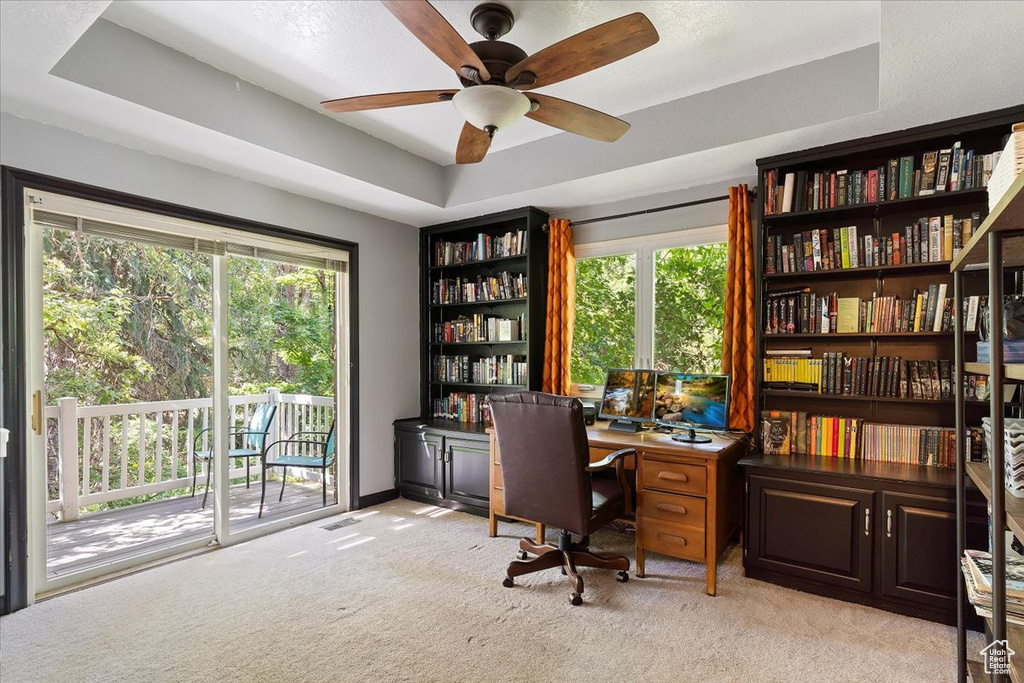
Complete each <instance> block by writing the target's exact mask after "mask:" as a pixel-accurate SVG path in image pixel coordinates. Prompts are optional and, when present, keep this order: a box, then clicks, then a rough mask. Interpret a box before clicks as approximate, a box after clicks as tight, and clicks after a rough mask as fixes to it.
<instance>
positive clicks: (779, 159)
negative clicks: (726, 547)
mask: <svg viewBox="0 0 1024 683" xmlns="http://www.w3.org/2000/svg"><path fill="white" fill-rule="evenodd" d="M1018 118H1020V113H1015V112H1012V111H1009V112H997V113H994V114H991V115H982V116H976V117H969V118H965V119H960V120H956V121H950V122H947V123H943V124H936V125H931V126H924V127H921V128H917V129H911V130H907V131H900V132H897V133H892V134H888V135H881V136H876V137H874V138H867V139H862V140H856V141H852V142H848V143H841V144H837V145H830V146H828V147H823V148H818V149H813V150H807V151H802V152H796V153H792V154H786V155H781V156H776V157H772V158H767V159H760V160H759V161H758V172H759V177H760V185H759V193H758V200H757V203H758V208H759V211H758V213H759V219H760V229H759V230H758V231H757V233H758V235H757V236H758V244H757V245H756V250H757V252H758V253H759V254H760V259H759V263H758V271H757V280H758V282H759V296H758V301H759V302H760V311H759V318H758V349H759V355H760V359H763V358H764V357H765V356H766V354H770V353H772V352H773V351H774V352H778V351H779V350H782V349H800V350H807V349H809V350H810V354H811V357H812V358H815V359H825V360H826V363H827V359H828V358H830V357H832V358H834V357H835V355H836V354H843V355H844V356H845V357H847V358H850V357H853V358H868V359H878V358H885V357H894V358H899V359H900V360H901V361H904V363H903V366H902V367H907V364H906V361H940V360H941V361H950V362H951V361H952V360H953V358H954V335H953V332H952V331H951V330H952V327H951V325H942V323H941V315H942V314H941V307H942V302H939V306H938V308H939V312H938V313H937V315H938V316H939V318H940V322H939V323H938V325H939V327H938V329H934V328H933V327H929V328H928V329H925V328H924V326H923V325H919V326H918V327H917V329H918V330H919V331H916V332H915V331H913V330H914V329H915V328H914V326H913V325H911V326H910V327H909V329H905V327H906V325H902V326H899V329H896V328H897V325H896V324H895V323H894V321H893V320H889V321H888V324H889V326H891V327H892V329H885V331H872V330H873V329H874V330H877V329H879V326H878V325H877V323H878V319H877V318H876V319H875V323H876V324H875V325H874V326H872V327H871V328H867V327H866V326H865V323H864V321H863V316H864V309H865V308H867V303H868V302H873V301H877V300H879V299H880V298H883V297H894V298H895V299H896V300H898V301H900V302H902V303H901V304H900V305H901V306H904V307H906V306H907V305H908V304H907V303H906V302H908V301H914V300H916V297H914V294H915V293H927V292H928V291H929V288H930V287H932V286H933V285H934V286H935V287H932V294H933V301H934V299H935V293H936V289H937V287H938V286H939V285H944V290H945V291H944V297H945V298H946V299H947V300H949V302H950V303H949V304H947V306H950V307H951V302H952V299H953V280H952V275H951V274H950V270H949V264H950V261H951V259H952V256H953V255H952V254H951V253H950V245H951V243H953V249H954V250H955V251H958V250H959V249H960V248H961V246H962V244H964V243H966V239H969V235H970V231H971V229H972V228H973V229H975V230H976V229H977V226H978V225H979V223H980V222H981V220H983V219H984V218H985V216H986V215H987V212H988V196H987V192H986V189H985V182H984V180H982V179H981V178H979V177H978V175H977V172H981V171H983V169H985V168H986V166H985V163H984V159H985V155H990V154H992V153H993V152H995V151H997V150H1000V149H1002V145H1003V139H1004V136H1006V135H1007V134H1008V133H1009V132H1010V126H1011V124H1012V123H1013V122H1014V121H1015V120H1016V119H1018ZM957 143H959V144H957ZM957 149H959V150H960V152H959V153H958V152H956V150H957ZM942 150H951V153H950V154H949V157H948V158H949V161H948V162H947V163H948V164H953V160H954V159H955V158H958V157H959V158H963V159H964V162H963V163H962V164H961V165H960V167H959V168H958V171H960V173H959V174H958V178H959V184H958V186H959V189H956V190H954V189H953V187H954V185H953V184H952V182H951V177H952V173H951V170H946V171H945V179H946V183H947V184H946V188H945V189H941V185H940V186H939V188H937V189H936V191H932V192H930V193H927V189H930V188H928V182H927V180H928V176H929V175H931V176H932V179H931V182H932V183H933V184H934V183H935V182H936V180H937V179H938V177H939V176H940V175H941V174H942V173H943V170H942V169H941V168H938V165H939V164H938V160H941V159H942V157H943V155H942V153H941V152H942ZM966 150H971V151H972V152H973V153H972V154H971V157H970V158H971V160H981V161H968V160H967V155H966V153H965V152H966ZM933 152H935V153H938V154H936V155H935V157H936V159H937V163H936V168H934V169H932V168H929V167H928V166H929V165H930V164H929V162H930V160H931V158H932V157H931V153H933ZM989 159H991V157H989ZM894 162H895V163H894ZM967 167H970V168H971V171H972V173H971V181H970V183H966V182H964V178H963V175H962V173H963V171H964V170H965V169H966V168H967ZM987 168H988V169H989V170H990V168H991V166H988V167H987ZM857 172H860V175H861V178H860V179H858V181H857V182H856V184H854V182H853V180H852V176H853V175H854V174H855V173H857ZM891 173H895V174H896V175H894V176H893V175H890V174H891ZM790 174H792V180H791V183H790V188H789V194H790V198H788V199H787V198H786V197H785V195H786V177H787V175H790ZM837 175H838V179H839V180H838V181H836V180H835V179H836V177H837ZM844 176H845V177H844ZM869 178H870V181H869ZM869 183H870V184H869ZM867 186H870V187H871V188H872V189H871V192H870V193H869V192H868V190H867V189H866V187H867ZM922 187H925V188H926V189H925V192H926V193H922V192H921V189H922ZM851 188H855V189H851ZM856 188H860V193H859V195H858V192H857V189H856ZM900 188H902V191H901V189H900ZM801 193H802V194H803V196H802V197H798V196H799V195H800V194H801ZM836 193H838V194H840V195H844V196H843V199H842V201H841V202H838V201H836V200H835V199H832V197H834V195H835V194H836ZM826 196H829V197H830V199H829V200H828V201H827V202H826V200H824V199H823V198H824V197H826ZM823 203H824V204H826V206H827V204H832V205H833V206H831V207H828V208H814V207H815V206H818V207H820V206H822V204H823ZM840 203H841V204H842V205H837V204H840ZM796 209H799V210H796ZM936 220H937V222H938V225H939V231H940V232H939V243H938V246H939V249H940V252H939V253H938V254H936V253H935V246H936V245H935V242H934V241H933V242H932V244H931V246H932V253H931V254H928V253H927V243H924V244H925V249H926V251H925V253H924V254H922V253H921V246H922V243H917V244H904V247H903V248H904V251H903V253H902V254H901V255H900V256H897V257H895V258H894V257H893V256H891V255H890V254H891V252H892V251H893V246H895V250H897V251H898V250H899V249H900V246H901V242H900V240H903V242H906V240H907V238H908V237H911V236H912V235H914V234H917V233H915V232H914V231H912V230H911V231H908V230H907V227H908V226H918V227H919V230H918V233H921V234H922V238H921V239H922V242H923V240H926V239H927V238H928V230H927V229H928V227H929V223H930V224H931V225H932V226H934V225H935V223H936ZM947 224H948V225H949V227H950V229H954V226H955V232H956V233H959V234H956V239H955V240H951V239H950V235H943V233H942V231H943V229H944V228H945V227H946V225H947ZM837 229H844V230H845V231H847V232H843V233H842V234H841V233H840V231H839V230H837ZM961 231H962V232H961ZM854 233H855V234H856V239H857V244H856V253H854V245H853V244H852V240H853V235H854ZM894 235H895V236H894ZM833 236H834V237H835V239H839V238H840V237H841V238H842V239H841V240H840V242H836V245H837V246H836V247H835V252H834V254H833V253H832V252H831V250H830V255H831V256H833V258H832V259H831V261H832V263H828V261H827V260H826V259H824V258H823V253H819V251H818V250H820V251H821V252H824V251H825V249H826V239H828V240H829V241H834V240H833ZM868 236H870V237H872V238H874V240H876V241H877V242H878V243H880V245H881V250H880V254H879V251H877V250H876V251H874V252H873V253H868V254H866V253H865V252H867V251H868V250H869V249H870V247H868V246H866V243H865V237H868ZM807 237H813V238H814V239H813V244H811V245H808V246H807V247H806V251H804V249H805V248H804V247H803V242H805V241H806V238H807ZM932 237H934V235H933V236H932ZM848 238H849V239H848ZM914 241H916V240H913V239H912V240H911V242H914ZM887 242H888V245H890V246H889V252H888V253H887V251H886V246H887ZM840 243H841V246H839V245H840ZM779 245H787V255H788V252H789V251H792V250H793V248H794V247H795V249H797V250H799V251H800V253H798V254H795V259H794V261H801V260H802V257H804V256H805V255H806V258H807V261H806V262H801V263H796V262H793V263H785V264H783V261H784V260H785V259H782V258H780V255H779V254H778V253H777V252H778V248H779ZM929 257H930V258H929ZM908 261H909V262H908ZM783 265H785V267H783ZM829 265H831V266H833V267H832V268H828V266H829ZM791 266H795V267H791ZM1007 285H1008V288H1007V291H1013V290H1012V286H1013V283H1012V282H1008V283H1007ZM783 292H791V293H792V294H791V295H790V297H802V298H803V301H802V302H800V303H802V304H804V305H805V306H806V304H807V301H808V299H809V298H811V297H818V299H817V302H818V304H819V305H818V306H813V304H812V310H811V311H809V312H808V311H801V310H800V308H799V307H798V308H797V310H796V311H794V312H793V313H790V312H789V310H788V309H786V308H785V307H783V310H784V311H785V313H784V314H783V315H784V316H785V315H795V320H793V319H785V318H784V319H783V321H782V322H783V325H782V329H778V328H777V327H775V325H777V322H778V320H777V317H778V315H779V314H778V313H777V312H776V311H775V309H773V303H772V302H773V300H774V301H777V300H778V299H779V298H780V297H779V295H780V293H783ZM985 292H986V286H985V282H984V278H983V277H976V276H974V277H972V276H968V277H965V279H964V294H965V296H971V295H984V294H985ZM833 293H834V296H835V299H847V301H850V300H852V299H859V300H860V301H862V302H865V304H866V305H865V306H864V307H862V308H861V311H860V317H859V318H858V320H857V328H856V329H857V331H856V332H849V331H847V332H837V331H836V329H835V324H836V320H835V318H833V319H832V321H831V325H829V327H828V329H827V331H826V330H824V329H823V325H820V324H819V325H817V326H815V327H808V323H807V317H808V316H809V317H812V318H813V317H814V315H815V314H818V315H820V314H821V309H822V305H821V304H823V303H824V302H823V301H822V300H821V298H822V297H829V296H830V295H832V294H833ZM798 305H799V304H798ZM850 305H852V304H850ZM826 310H828V308H827V305H826ZM847 310H851V309H849V308H848V309H847ZM867 310H868V317H870V315H871V313H870V312H871V309H870V308H867ZM904 310H905V309H904ZM802 312H803V313H804V316H805V317H804V320H803V325H801V318H800V315H801V313H802ZM950 313H952V311H950ZM819 320H820V318H819ZM787 323H788V327H787ZM794 323H795V324H794ZM884 327H885V326H883V328H884ZM788 329H793V331H794V333H790V334H787V333H773V332H784V331H788ZM844 329H846V330H849V329H851V328H850V327H849V326H845V327H844ZM976 340H977V336H974V335H968V336H967V342H966V344H965V353H966V358H967V359H968V360H973V359H974V341H976ZM804 352H805V353H806V351H804ZM760 359H759V362H758V364H759V369H760V366H761V360H760ZM946 366H948V364H945V365H944V366H943V367H946ZM854 367H857V366H856V365H855V366H854ZM900 367H901V366H894V367H893V368H890V369H889V370H888V372H896V373H897V374H896V375H895V376H894V381H892V382H890V383H889V384H888V386H889V387H890V389H891V390H890V391H889V392H885V391H882V392H878V393H876V394H875V395H851V394H850V393H849V392H844V391H843V390H842V388H841V384H842V378H840V380H839V381H840V388H838V389H835V388H833V389H831V390H830V391H825V392H823V393H819V392H818V391H816V390H810V391H808V390H806V389H801V388H798V387H797V385H794V386H793V388H792V389H789V388H787V387H785V386H780V385H779V384H778V383H775V384H772V385H765V384H764V380H765V378H764V377H763V376H761V375H759V380H758V396H759V408H760V411H779V412H780V413H789V412H796V413H806V414H808V415H818V416H834V417H838V418H842V419H843V420H844V423H843V424H844V427H845V428H847V429H849V428H850V427H849V426H850V425H851V424H856V425H857V429H860V430H862V429H863V424H865V423H882V424H892V425H910V426H922V427H931V428H942V429H944V430H952V428H953V427H954V422H955V420H954V417H955V415H954V405H953V401H952V399H951V394H950V393H949V392H945V393H942V394H941V395H940V394H939V393H935V394H934V396H935V398H927V397H922V392H914V394H913V396H911V395H904V394H901V392H900V379H901V378H900V375H899V374H898V373H899V372H900ZM921 367H924V366H921ZM868 371H869V372H870V366H869V370H868ZM846 372H849V370H847V371H846ZM857 379H858V378H857V377H856V375H855V376H854V380H853V382H852V384H853V387H854V393H856V387H857V385H858V382H857ZM949 381H951V382H952V381H954V380H953V378H950V380H949ZM880 384H882V385H883V386H885V384H884V383H880ZM954 389H955V388H954ZM869 393H870V392H869ZM923 395H924V396H930V395H931V392H924V394H923ZM940 396H941V397H940ZM966 411H967V415H966V417H967V424H968V425H979V426H980V424H981V418H982V416H983V415H986V414H987V403H985V402H984V401H978V400H968V402H967V403H966ZM854 419H855V420H857V421H858V422H856V423H854V422H853V420H854ZM757 425H758V430H757V431H758V434H757V443H758V445H759V447H764V446H765V443H764V442H763V439H762V433H761V415H760V414H759V415H758V416H757ZM949 434H950V432H943V433H942V435H941V437H942V438H946V437H947V436H948V435H949ZM830 435H831V434H830ZM794 436H796V435H795V434H794ZM801 436H802V435H801ZM860 436H861V437H862V438H861V440H860V442H859V443H858V444H857V446H858V448H857V449H856V450H855V451H853V452H847V449H844V451H843V453H844V456H847V457H850V459H852V460H857V459H858V458H859V457H860V456H861V455H862V453H861V452H860V448H861V447H863V445H864V444H863V436H864V435H863V433H861V434H860ZM842 438H843V436H842V435H841V436H840V437H839V439H840V442H841V441H842ZM809 440H810V437H809V438H808V441H809ZM943 443H947V442H943ZM948 443H949V447H950V448H951V447H952V444H951V442H948ZM818 444H819V446H820V445H821V441H820V440H819V442H818ZM941 446H942V444H941V443H940V447H941ZM931 447H932V446H931V445H930V444H929V446H928V448H929V449H930V448H931ZM817 450H819V454H820V449H817ZM904 453H905V448H904ZM800 456H801V457H811V456H809V455H808V456H804V454H800ZM942 462H943V463H945V462H949V463H952V462H953V460H952V458H943V459H942ZM892 471H893V476H894V477H900V478H904V479H910V480H913V479H914V478H915V476H916V475H915V474H914V468H907V467H900V466H896V467H894V468H893V470H892Z"/></svg>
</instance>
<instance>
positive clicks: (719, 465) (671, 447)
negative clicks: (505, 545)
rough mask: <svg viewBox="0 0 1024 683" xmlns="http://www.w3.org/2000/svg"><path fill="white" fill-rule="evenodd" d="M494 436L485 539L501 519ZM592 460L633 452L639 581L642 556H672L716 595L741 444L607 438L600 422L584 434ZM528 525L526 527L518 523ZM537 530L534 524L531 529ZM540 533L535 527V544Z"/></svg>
mask: <svg viewBox="0 0 1024 683" xmlns="http://www.w3.org/2000/svg"><path fill="white" fill-rule="evenodd" d="M488 431H490V432H491V490H490V530H489V531H490V535H491V536H496V535H497V531H498V520H497V518H498V517H505V516H506V515H505V498H504V491H503V490H502V480H501V458H500V455H499V453H498V446H497V440H496V439H495V437H494V433H493V430H488ZM587 438H588V439H589V440H590V460H591V462H595V461H597V460H600V459H602V458H604V457H605V456H606V455H608V454H609V453H611V452H612V451H617V450H619V449H620V448H635V449H636V450H637V455H638V458H632V457H630V458H628V459H627V462H626V466H627V467H629V468H631V469H632V468H635V469H636V471H637V476H636V485H637V509H636V575H637V576H639V577H642V576H643V575H644V553H645V552H647V551H650V552H657V553H661V554H663V555H670V556H672V557H678V558H680V559H684V560H692V561H694V562H703V563H704V564H705V566H706V568H707V594H708V595H714V594H715V583H716V579H717V575H718V559H719V558H720V557H721V556H722V553H723V552H724V551H725V549H726V548H727V547H728V546H729V542H730V539H731V538H732V537H733V536H734V534H736V532H737V531H738V530H739V528H740V524H741V520H742V507H743V491H742V486H743V483H742V476H741V473H740V472H739V470H738V467H737V465H736V463H737V461H738V460H739V459H740V458H741V457H742V456H743V454H744V447H743V444H742V443H741V442H739V441H734V440H732V439H729V438H724V437H719V436H715V437H712V438H713V440H712V442H711V443H708V444H682V443H678V442H675V441H673V440H672V438H671V436H669V435H668V434H658V433H654V432H641V433H639V434H629V433H625V432H614V431H609V430H608V429H607V426H606V424H605V423H599V424H598V425H595V426H592V427H588V428H587ZM520 521H527V522H529V520H520ZM531 523H534V524H536V523H535V522H531ZM543 538H544V526H543V525H542V524H537V540H538V543H540V542H543V541H542V539H543Z"/></svg>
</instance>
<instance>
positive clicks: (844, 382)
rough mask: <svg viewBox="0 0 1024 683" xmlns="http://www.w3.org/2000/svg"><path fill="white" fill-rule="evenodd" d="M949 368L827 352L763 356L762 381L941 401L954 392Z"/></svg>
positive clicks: (944, 364)
mask: <svg viewBox="0 0 1024 683" xmlns="http://www.w3.org/2000/svg"><path fill="white" fill-rule="evenodd" d="M952 367H953V366H952V363H951V362H950V361H949V360H904V359H903V358H902V357H901V356H847V355H846V354H845V353H843V352H842V351H826V352H825V353H824V354H823V357H822V358H792V357H790V358H777V357H772V358H765V359H764V361H763V380H762V382H763V384H764V386H766V387H768V388H784V389H793V390H805V391H816V392H818V393H819V394H827V395H832V396H867V397H880V398H919V399H928V400H942V399H948V398H952V397H953V388H952V387H953V385H952V376H953V374H952Z"/></svg>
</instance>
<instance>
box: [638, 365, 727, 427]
mask: <svg viewBox="0 0 1024 683" xmlns="http://www.w3.org/2000/svg"><path fill="white" fill-rule="evenodd" d="M656 384H657V395H656V397H655V399H654V420H655V422H657V423H658V424H663V425H667V426H669V427H675V428H677V429H685V430H687V432H686V433H684V434H675V435H673V436H672V438H673V440H675V441H682V442H684V443H710V442H711V439H709V438H708V437H706V436H697V434H696V430H698V429H699V430H702V431H725V430H727V429H728V428H729V375H695V374H691V373H685V372H659V373H658V378H657V382H656Z"/></svg>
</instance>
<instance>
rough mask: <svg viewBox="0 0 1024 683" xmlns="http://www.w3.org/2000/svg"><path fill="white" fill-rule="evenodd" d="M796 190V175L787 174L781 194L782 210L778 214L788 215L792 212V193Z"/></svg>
mask: <svg viewBox="0 0 1024 683" xmlns="http://www.w3.org/2000/svg"><path fill="white" fill-rule="evenodd" d="M795 190H796V174H795V173H787V174H786V179H785V181H784V186H783V193H782V210H781V211H780V213H790V212H792V211H793V193H794V192H795Z"/></svg>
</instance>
